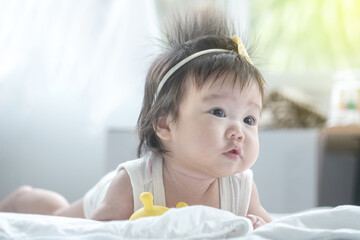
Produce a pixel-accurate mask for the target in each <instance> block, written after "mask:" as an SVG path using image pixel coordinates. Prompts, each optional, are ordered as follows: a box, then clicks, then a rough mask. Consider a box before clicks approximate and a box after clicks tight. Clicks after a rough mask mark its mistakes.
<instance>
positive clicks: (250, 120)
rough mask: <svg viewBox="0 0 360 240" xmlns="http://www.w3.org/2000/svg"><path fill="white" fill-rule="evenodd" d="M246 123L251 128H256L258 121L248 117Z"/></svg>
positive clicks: (245, 119)
mask: <svg viewBox="0 0 360 240" xmlns="http://www.w3.org/2000/svg"><path fill="white" fill-rule="evenodd" d="M244 123H246V124H247V125H249V126H254V125H255V124H256V120H255V118H253V117H251V116H248V117H246V118H244Z"/></svg>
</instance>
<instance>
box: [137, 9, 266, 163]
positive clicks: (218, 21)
mask: <svg viewBox="0 0 360 240" xmlns="http://www.w3.org/2000/svg"><path fill="white" fill-rule="evenodd" d="M166 22H167V25H165V26H164V28H163V29H164V36H165V40H166V43H167V46H166V47H165V48H164V51H163V53H161V54H160V55H159V56H158V57H157V58H156V59H155V61H154V62H153V64H152V65H151V66H150V69H149V71H148V74H147V77H146V83H145V90H144V99H143V104H142V109H141V112H140V115H139V118H138V122H137V131H138V134H139V138H140V143H139V147H138V156H139V157H140V156H141V155H142V153H143V152H147V151H152V152H154V153H157V154H162V153H166V152H167V150H166V149H164V147H163V146H162V145H161V142H160V140H159V138H158V136H157V134H156V132H155V130H154V125H156V124H157V122H158V120H159V118H160V117H165V118H166V117H167V116H171V117H172V120H173V121H175V122H176V120H177V119H178V114H179V106H180V103H181V101H182V97H183V95H184V93H185V91H186V89H185V86H186V84H185V83H186V81H187V79H192V80H193V82H194V84H195V86H196V87H198V88H199V89H200V88H201V87H202V86H203V85H204V84H205V83H207V82H208V81H209V80H210V79H211V80H212V81H214V82H215V81H217V80H218V79H223V80H225V79H226V78H227V77H232V78H233V84H240V87H241V89H243V88H245V87H246V86H249V85H250V84H251V83H253V82H255V83H257V85H258V87H259V91H260V93H261V96H263V82H264V79H263V76H262V75H261V73H260V72H259V71H258V69H257V68H256V67H254V66H253V65H252V64H251V63H249V62H248V61H247V60H246V59H245V58H244V57H243V56H241V55H240V54H238V49H237V47H238V46H237V44H236V43H235V42H234V41H233V40H232V39H231V37H232V36H233V34H235V32H234V25H232V22H231V21H230V17H229V16H228V15H227V14H226V12H225V11H222V10H218V9H216V8H215V7H214V6H206V7H204V8H200V9H197V10H192V11H188V12H187V14H185V15H181V14H179V13H177V14H174V15H172V19H171V20H168V21H166ZM207 49H225V50H229V51H228V52H215V53H210V54H206V55H202V56H200V57H196V58H194V59H193V60H191V61H190V62H188V63H186V64H184V65H183V66H181V68H179V69H178V70H176V71H175V72H174V73H173V74H172V75H171V76H170V77H169V78H168V79H167V81H166V82H165V83H164V85H163V87H162V88H161V90H160V92H159V93H158V95H157V96H156V98H155V97H154V96H155V94H156V92H157V89H158V86H159V83H160V81H161V80H162V79H163V77H164V76H165V74H166V73H167V72H168V71H169V70H170V69H171V68H172V67H173V66H174V65H176V64H177V63H179V62H180V61H182V60H183V59H185V58H187V57H189V56H190V55H192V54H194V53H197V52H200V51H203V50H207ZM248 53H249V54H251V53H250V52H248Z"/></svg>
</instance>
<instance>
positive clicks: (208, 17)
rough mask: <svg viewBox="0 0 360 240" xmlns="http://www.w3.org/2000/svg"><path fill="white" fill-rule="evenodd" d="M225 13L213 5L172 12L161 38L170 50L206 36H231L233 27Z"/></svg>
mask: <svg viewBox="0 0 360 240" xmlns="http://www.w3.org/2000/svg"><path fill="white" fill-rule="evenodd" d="M229 20H230V17H229V16H228V15H227V14H226V12H225V11H224V10H222V9H220V8H216V7H215V6H214V5H205V6H204V7H202V8H198V9H196V10H194V9H192V10H191V9H189V10H187V11H185V12H174V13H173V14H172V15H171V16H170V17H169V18H168V19H167V20H166V21H165V24H164V26H163V28H162V29H163V36H164V38H165V41H166V43H167V44H168V46H169V47H170V48H174V47H176V46H178V45H182V44H183V43H185V42H187V41H190V40H193V39H196V38H199V37H202V36H206V35H217V36H232V35H233V34H234V25H233V23H232V22H230V21H229Z"/></svg>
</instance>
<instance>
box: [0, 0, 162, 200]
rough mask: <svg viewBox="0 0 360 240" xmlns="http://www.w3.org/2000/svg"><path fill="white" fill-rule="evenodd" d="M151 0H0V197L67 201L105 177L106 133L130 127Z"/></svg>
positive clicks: (152, 22) (144, 61)
mask: <svg viewBox="0 0 360 240" xmlns="http://www.w3.org/2000/svg"><path fill="white" fill-rule="evenodd" d="M156 26H157V22H156V13H155V7H154V5H153V1H151V0H150V1H149V0H147V1H141V0H122V1H117V0H107V1H99V0H80V1H72V0H62V1H47V0H43V1H42V0H37V1H32V0H28V1H16V0H15V1H13V0H0V198H2V197H4V196H5V195H6V194H8V193H9V192H10V191H11V190H12V189H14V188H15V187H16V186H18V185H20V184H30V185H33V186H36V187H43V188H49V189H52V190H55V191H58V192H60V193H62V194H64V195H65V196H66V197H67V198H68V199H69V200H70V201H73V200H75V199H76V198H78V197H81V196H82V195H83V194H84V192H85V191H86V190H87V189H88V188H89V187H90V186H91V185H93V184H94V182H95V181H97V179H98V178H99V177H100V176H102V175H103V173H104V170H105V161H104V159H105V151H104V149H105V141H104V140H105V132H106V129H107V127H108V126H109V125H117V126H127V127H133V126H135V123H136V120H137V114H138V111H139V108H140V105H141V101H142V91H143V82H144V79H145V74H146V67H147V65H148V64H149V62H150V60H151V57H152V56H151V54H150V53H152V52H154V49H153V48H152V47H151V46H152V44H153V42H151V41H150V39H151V35H155V36H156V34H157V29H156Z"/></svg>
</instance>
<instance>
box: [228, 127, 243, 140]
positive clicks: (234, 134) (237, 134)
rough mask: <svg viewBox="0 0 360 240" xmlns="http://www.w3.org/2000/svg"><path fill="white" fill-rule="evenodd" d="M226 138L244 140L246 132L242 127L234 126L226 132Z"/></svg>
mask: <svg viewBox="0 0 360 240" xmlns="http://www.w3.org/2000/svg"><path fill="white" fill-rule="evenodd" d="M226 138H227V139H229V140H233V141H240V142H241V141H243V140H244V138H245V135H244V132H243V131H242V130H241V128H240V127H238V126H237V127H232V128H230V129H228V131H227V132H226Z"/></svg>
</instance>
